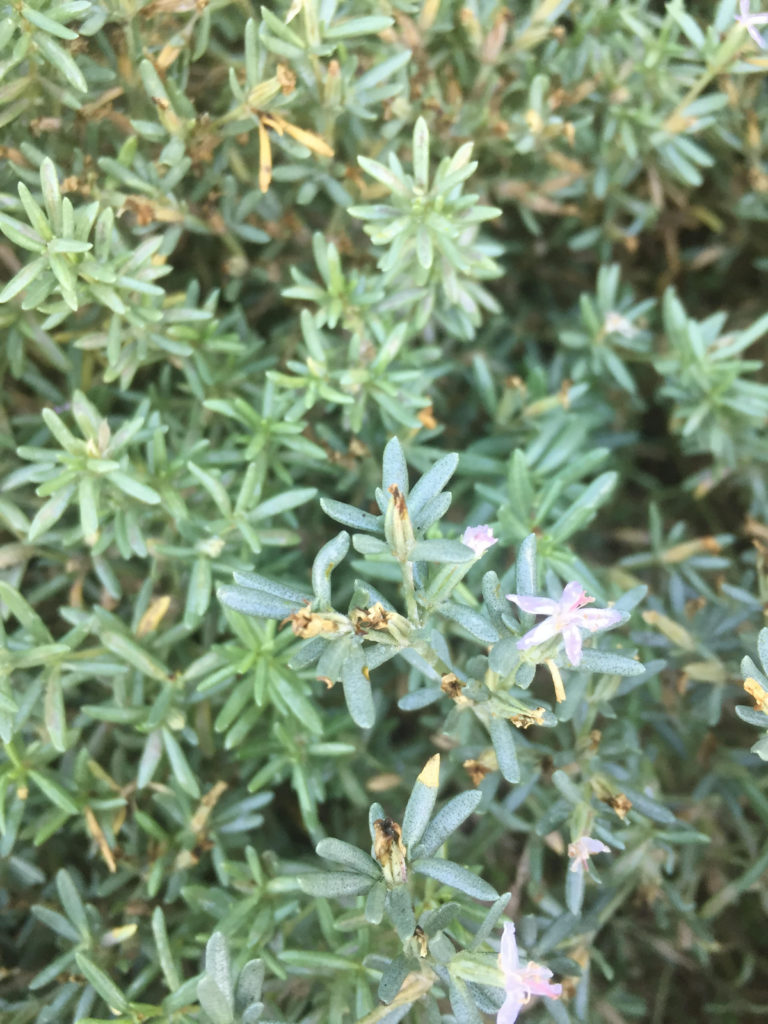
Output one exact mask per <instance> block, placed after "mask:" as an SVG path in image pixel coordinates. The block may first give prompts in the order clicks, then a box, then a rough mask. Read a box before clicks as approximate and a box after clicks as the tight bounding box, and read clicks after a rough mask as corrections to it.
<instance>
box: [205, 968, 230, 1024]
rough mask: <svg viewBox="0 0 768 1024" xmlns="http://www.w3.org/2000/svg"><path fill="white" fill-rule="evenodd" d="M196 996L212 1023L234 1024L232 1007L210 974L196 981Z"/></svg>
mask: <svg viewBox="0 0 768 1024" xmlns="http://www.w3.org/2000/svg"><path fill="white" fill-rule="evenodd" d="M197 998H198V1001H199V1002H200V1005H201V1006H202V1008H203V1009H204V1010H205V1012H206V1014H207V1015H208V1016H209V1017H210V1018H211V1021H212V1022H213V1024H234V1020H235V1016H234V1008H233V1007H232V1005H231V1004H230V1001H229V999H228V998H227V996H226V995H225V993H224V992H222V990H221V989H220V988H219V986H218V985H217V984H216V982H215V981H214V980H213V978H212V977H211V976H210V975H208V974H206V976H205V977H204V978H201V979H200V981H199V982H198V983H197Z"/></svg>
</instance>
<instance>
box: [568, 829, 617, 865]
mask: <svg viewBox="0 0 768 1024" xmlns="http://www.w3.org/2000/svg"><path fill="white" fill-rule="evenodd" d="M610 852H611V848H610V846H606V845H605V843H601V842H600V840H599V839H592V837H591V836H579V838H578V839H576V840H574V842H572V843H569V845H568V856H569V857H570V858H571V860H572V862H573V863H572V864H571V866H570V868H569V870H570V871H586V869H587V862H588V861H589V858H590V857H591V856H592V854H594V853H610Z"/></svg>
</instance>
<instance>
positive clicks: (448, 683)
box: [440, 672, 465, 700]
mask: <svg viewBox="0 0 768 1024" xmlns="http://www.w3.org/2000/svg"><path fill="white" fill-rule="evenodd" d="M464 686H465V684H464V683H462V681H461V680H460V679H459V677H458V676H456V675H454V673H453V672H446V673H445V675H444V676H440V689H441V690H442V691H443V693H444V694H446V696H448V697H450V698H451V700H460V699H461V691H462V690H463V689H464Z"/></svg>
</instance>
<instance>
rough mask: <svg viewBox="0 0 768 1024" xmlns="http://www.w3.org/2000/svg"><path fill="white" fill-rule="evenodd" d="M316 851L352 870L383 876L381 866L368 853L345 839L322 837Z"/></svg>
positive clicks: (371, 876) (321, 855) (370, 876)
mask: <svg viewBox="0 0 768 1024" xmlns="http://www.w3.org/2000/svg"><path fill="white" fill-rule="evenodd" d="M315 853H316V854H317V855H318V856H319V857H323V858H324V859H325V860H332V861H335V863H337V864H342V865H343V866H344V867H345V868H350V869H351V870H352V871H358V872H361V873H362V874H364V875H368V877H369V878H373V879H379V878H381V868H380V867H379V865H378V864H377V863H376V861H375V860H373V858H372V857H370V856H369V855H368V854H367V853H363V851H362V850H360V849H358V848H357V847H356V846H352V844H351V843H345V842H344V840H343V839H333V838H327V839H321V840H320V842H319V843H318V844H317V846H316V847H315Z"/></svg>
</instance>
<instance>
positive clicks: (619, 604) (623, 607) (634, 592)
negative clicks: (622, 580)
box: [613, 583, 648, 612]
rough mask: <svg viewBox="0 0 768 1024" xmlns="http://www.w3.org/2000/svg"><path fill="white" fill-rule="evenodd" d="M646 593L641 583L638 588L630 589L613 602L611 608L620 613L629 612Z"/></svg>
mask: <svg viewBox="0 0 768 1024" xmlns="http://www.w3.org/2000/svg"><path fill="white" fill-rule="evenodd" d="M647 593H648V587H647V586H646V585H645V584H644V583H643V584H642V585H641V586H639V587H632V589H631V590H628V591H627V592H626V593H624V594H622V595H621V597H620V598H619V599H618V600H617V601H615V602H614V605H613V607H614V608H616V609H617V610H618V611H620V612H631V611H632V609H633V608H636V607H637V605H639V604H640V602H641V601H642V600H643V598H644V597H645V595H646V594H647Z"/></svg>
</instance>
